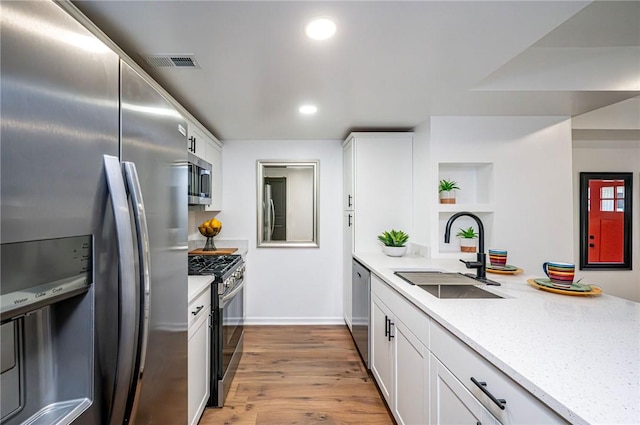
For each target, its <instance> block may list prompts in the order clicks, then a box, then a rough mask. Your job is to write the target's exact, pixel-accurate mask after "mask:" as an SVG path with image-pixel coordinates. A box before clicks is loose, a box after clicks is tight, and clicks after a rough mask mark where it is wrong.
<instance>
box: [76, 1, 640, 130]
mask: <svg viewBox="0 0 640 425" xmlns="http://www.w3.org/2000/svg"><path fill="white" fill-rule="evenodd" d="M73 3H74V4H75V5H76V6H77V7H78V8H79V9H80V10H81V11H83V12H84V13H85V14H86V15H87V16H88V17H89V18H90V19H91V20H92V21H93V22H95V23H96V24H97V25H98V26H99V27H100V28H101V29H102V30H103V31H104V32H105V33H106V34H107V35H109V36H110V37H111V38H112V39H113V40H114V41H115V42H116V43H117V44H118V45H120V46H121V47H122V48H123V49H124V50H125V51H126V52H127V53H128V54H129V56H131V57H132V58H134V59H135V60H136V61H138V63H139V64H140V65H141V66H142V67H143V68H144V69H145V70H146V71H147V72H148V73H149V74H150V75H152V76H153V77H154V78H155V79H156V80H157V81H158V82H159V83H160V84H161V85H163V86H164V87H165V88H166V89H167V91H169V92H170V93H171V94H172V95H173V96H174V97H175V98H176V99H177V100H178V101H179V102H180V103H181V104H183V105H184V106H185V107H186V108H187V109H188V110H189V111H190V112H191V113H192V114H193V115H194V116H195V117H197V118H198V119H199V120H200V121H201V122H202V123H203V124H204V125H205V126H206V127H208V128H209V129H210V130H211V131H212V132H213V133H214V134H215V135H216V136H217V137H218V138H220V139H221V140H267V139H341V138H343V137H345V136H346V134H348V132H349V131H352V130H376V129H412V128H413V127H415V126H416V125H418V124H420V123H421V122H424V121H425V120H427V119H428V118H429V117H430V116H431V115H570V116H576V115H579V114H582V113H585V112H588V111H592V110H594V109H597V108H600V107H603V106H607V105H611V104H614V103H617V102H619V101H622V100H625V99H629V98H631V97H635V96H639V95H640V1H621V2H617V1H602V2H593V3H592V2H588V1H528V2H524V1H496V2H489V1H467V2H460V1H439V2H438V1H406V2H405V1H339V2H330V1H255V2H250V1H226V2H223V1H149V0H147V1H113V0H110V1H106V0H91V1H73ZM317 16H331V17H333V18H334V19H335V21H336V22H337V25H338V31H337V33H336V36H335V37H334V38H332V39H330V40H328V41H324V42H317V41H312V40H310V39H307V38H306V36H305V35H304V33H303V27H304V25H305V24H306V23H307V22H308V21H309V20H310V19H311V18H314V17H317ZM141 54H193V55H195V57H196V59H197V61H198V62H199V64H200V69H180V68H151V67H150V66H149V65H148V64H147V63H146V62H144V61H143V60H142V58H141V56H140V55H141ZM303 102H312V103H315V104H316V105H317V106H318V113H317V114H316V115H314V116H304V117H303V116H300V115H299V114H298V106H299V105H301V104H302V103H303Z"/></svg>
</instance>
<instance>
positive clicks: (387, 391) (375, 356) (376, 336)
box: [370, 294, 394, 406]
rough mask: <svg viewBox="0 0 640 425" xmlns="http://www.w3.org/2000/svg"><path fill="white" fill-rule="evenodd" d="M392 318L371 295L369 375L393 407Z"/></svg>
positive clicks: (384, 307)
mask: <svg viewBox="0 0 640 425" xmlns="http://www.w3.org/2000/svg"><path fill="white" fill-rule="evenodd" d="M390 328H393V318H392V317H391V312H390V311H389V310H388V309H387V306H385V305H384V304H383V303H382V301H380V300H379V299H378V297H376V296H375V295H373V294H371V330H370V337H371V373H373V376H374V377H375V378H376V381H377V382H378V387H380V391H381V392H382V395H383V396H384V398H385V400H386V401H387V405H388V406H393V399H392V395H393V387H392V385H393V343H392V341H393V337H392V336H391V337H390V336H389V334H390V333H391V335H393V333H394V330H393V329H390Z"/></svg>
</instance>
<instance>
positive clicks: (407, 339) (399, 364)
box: [392, 319, 429, 425]
mask: <svg viewBox="0 0 640 425" xmlns="http://www.w3.org/2000/svg"><path fill="white" fill-rule="evenodd" d="M394 327H395V331H396V332H395V336H394V340H395V353H394V354H395V355H394V362H393V365H394V379H395V385H394V387H395V397H394V403H393V408H392V411H393V414H394V416H395V417H396V421H398V424H405V425H415V424H426V423H428V418H429V402H428V401H429V350H428V349H427V347H425V346H424V345H423V344H422V343H421V342H420V341H419V340H418V338H416V336H415V335H413V333H412V332H410V331H409V329H408V328H407V327H406V326H405V325H404V323H403V322H401V321H400V320H397V319H396V323H395V326H394Z"/></svg>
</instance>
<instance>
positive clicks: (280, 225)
mask: <svg viewBox="0 0 640 425" xmlns="http://www.w3.org/2000/svg"><path fill="white" fill-rule="evenodd" d="M318 164H319V163H318V161H258V172H257V174H258V182H257V183H258V184H257V186H258V247H260V248H268V247H272V248H293V247H307V248H317V247H318V246H319V245H318Z"/></svg>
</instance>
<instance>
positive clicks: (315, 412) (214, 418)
mask: <svg viewBox="0 0 640 425" xmlns="http://www.w3.org/2000/svg"><path fill="white" fill-rule="evenodd" d="M316 423H322V424H358V425H363V424H376V425H379V424H389V425H392V424H393V423H394V422H393V419H392V418H391V416H390V415H389V412H388V411H387V409H386V406H385V404H384V402H383V401H382V399H381V397H380V394H379V392H378V389H377V388H376V385H375V383H374V382H373V378H372V377H371V376H369V375H368V374H367V371H366V369H365V367H364V366H363V364H362V362H361V361H360V357H359V356H358V353H357V351H356V348H355V345H354V343H353V340H352V339H351V334H350V333H349V330H348V328H347V327H346V326H251V327H245V337H244V354H243V356H242V360H241V361H240V365H239V368H238V372H237V373H236V376H235V378H234V380H233V382H232V384H231V390H230V392H229V395H228V396H227V399H226V401H225V407H223V408H221V409H213V408H212V409H206V410H205V412H204V414H203V415H202V419H201V420H200V425H214V424H215V425H218V424H235V425H239V424H278V425H280V424H282V425H284V424H316Z"/></svg>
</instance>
